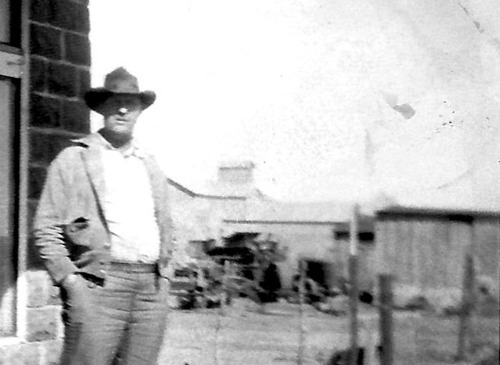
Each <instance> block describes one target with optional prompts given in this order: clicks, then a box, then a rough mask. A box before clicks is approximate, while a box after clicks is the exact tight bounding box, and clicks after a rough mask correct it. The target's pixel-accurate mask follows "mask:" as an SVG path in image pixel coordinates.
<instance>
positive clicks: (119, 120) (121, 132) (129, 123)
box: [101, 95, 142, 138]
mask: <svg viewBox="0 0 500 365" xmlns="http://www.w3.org/2000/svg"><path fill="white" fill-rule="evenodd" d="M101 113H102V114H103V115H104V129H105V130H106V131H107V132H109V133H112V134H114V135H116V136H120V137H129V138H131V137H132V134H133V132H134V127H135V124H136V122H137V118H138V117H139V115H140V114H141V113H142V105H141V102H140V100H139V98H138V97H137V96H134V95H114V96H112V97H110V98H108V99H107V100H106V101H105V102H104V104H103V105H102V107H101Z"/></svg>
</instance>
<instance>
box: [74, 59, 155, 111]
mask: <svg viewBox="0 0 500 365" xmlns="http://www.w3.org/2000/svg"><path fill="white" fill-rule="evenodd" d="M114 95H135V96H137V97H138V98H139V100H140V101H141V104H142V109H146V108H148V107H150V106H151V105H152V104H153V103H154V102H155V100H156V94H155V92H154V91H151V90H145V91H140V90H139V83H138V81H137V77H135V76H134V75H132V74H131V73H130V72H128V71H127V70H126V69H124V68H123V67H118V68H117V69H115V70H113V71H111V72H110V73H109V74H107V75H106V78H105V79H104V86H103V87H97V88H93V89H90V90H89V91H87V92H86V93H85V95H84V96H83V97H84V99H85V102H86V103H87V106H88V107H89V108H90V109H92V110H95V111H96V112H98V113H101V106H102V104H103V103H104V102H105V101H106V100H107V99H108V98H110V97H112V96H114Z"/></svg>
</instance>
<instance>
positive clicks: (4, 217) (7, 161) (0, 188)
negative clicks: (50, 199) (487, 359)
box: [0, 0, 22, 337]
mask: <svg viewBox="0 0 500 365" xmlns="http://www.w3.org/2000/svg"><path fill="white" fill-rule="evenodd" d="M20 10H21V6H20V2H19V1H15V0H11V1H9V0H0V111H1V112H0V337H2V336H8V335H13V334H14V333H15V331H16V282H17V280H16V279H17V262H18V255H17V243H18V239H17V232H18V229H17V228H18V212H19V209H18V207H19V198H18V197H19V191H18V189H19V184H18V183H19V178H18V177H19V155H20V154H19V148H18V146H19V143H18V140H19V128H18V126H19V124H20V123H19V121H20V113H19V111H20V77H21V61H22V56H21V50H20V48H19V46H20V23H21V22H20Z"/></svg>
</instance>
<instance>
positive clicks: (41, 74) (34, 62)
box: [30, 57, 47, 92]
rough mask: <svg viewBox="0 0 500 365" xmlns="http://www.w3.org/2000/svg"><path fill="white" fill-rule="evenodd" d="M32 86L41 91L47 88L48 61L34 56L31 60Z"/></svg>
mask: <svg viewBox="0 0 500 365" xmlns="http://www.w3.org/2000/svg"><path fill="white" fill-rule="evenodd" d="M30 88H31V91H39V92H44V91H45V90H46V88H47V63H46V62H45V60H43V59H39V58H35V57H32V58H31V60H30Z"/></svg>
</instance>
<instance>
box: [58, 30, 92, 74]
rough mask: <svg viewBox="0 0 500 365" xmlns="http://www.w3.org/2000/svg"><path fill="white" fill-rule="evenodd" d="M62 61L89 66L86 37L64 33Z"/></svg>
mask: <svg viewBox="0 0 500 365" xmlns="http://www.w3.org/2000/svg"><path fill="white" fill-rule="evenodd" d="M64 50H65V51H64V53H65V54H64V59H65V60H66V61H69V62H71V63H74V64H75V65H84V66H90V41H89V39H88V37H86V36H82V35H78V34H74V33H66V34H65V36H64Z"/></svg>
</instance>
